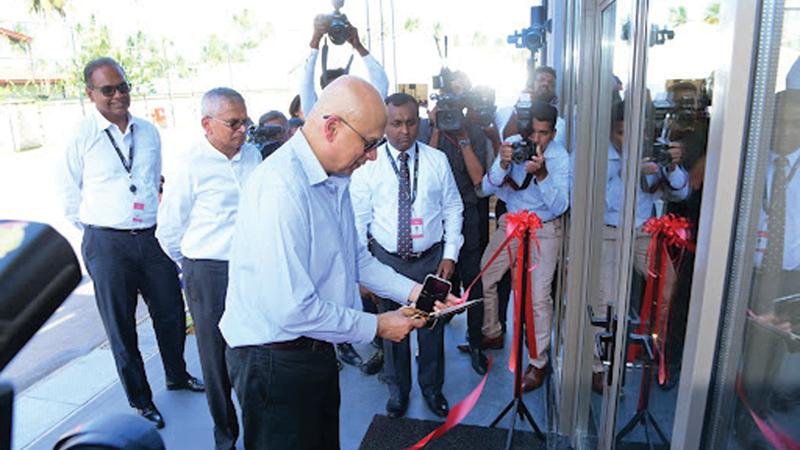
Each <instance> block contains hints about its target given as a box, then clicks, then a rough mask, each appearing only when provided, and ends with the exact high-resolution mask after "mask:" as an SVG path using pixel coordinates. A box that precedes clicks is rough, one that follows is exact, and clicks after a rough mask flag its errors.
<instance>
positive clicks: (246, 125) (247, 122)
mask: <svg viewBox="0 0 800 450" xmlns="http://www.w3.org/2000/svg"><path fill="white" fill-rule="evenodd" d="M206 117H208V118H209V119H212V120H216V121H217V122H220V123H224V124H225V125H226V126H227V127H228V128H230V129H231V131H236V130H238V129H239V128H241V127H242V126H244V129H245V131H246V130H247V129H248V128H250V127H251V126H252V125H253V120H252V119H250V118H249V117H248V118H246V119H244V120H242V119H233V120H230V121H228V120H222V119H217V118H216V117H214V116H206ZM234 124H236V126H234Z"/></svg>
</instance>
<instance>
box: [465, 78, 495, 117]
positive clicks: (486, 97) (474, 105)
mask: <svg viewBox="0 0 800 450" xmlns="http://www.w3.org/2000/svg"><path fill="white" fill-rule="evenodd" d="M465 97H466V104H467V109H468V110H470V111H472V112H474V113H475V115H476V117H477V119H478V125H480V126H482V127H485V126H488V125H490V124H491V123H492V122H493V121H494V113H495V111H497V106H496V105H495V104H494V89H492V88H490V87H488V86H477V87H475V88H474V89H472V90H471V91H469V92H467V93H466V94H465Z"/></svg>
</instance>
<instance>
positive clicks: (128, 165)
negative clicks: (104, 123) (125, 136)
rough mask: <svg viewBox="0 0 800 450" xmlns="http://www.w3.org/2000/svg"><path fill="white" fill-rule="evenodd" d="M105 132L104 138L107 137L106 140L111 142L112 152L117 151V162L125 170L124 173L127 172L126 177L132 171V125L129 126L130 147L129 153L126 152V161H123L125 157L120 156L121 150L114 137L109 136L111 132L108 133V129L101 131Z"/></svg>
mask: <svg viewBox="0 0 800 450" xmlns="http://www.w3.org/2000/svg"><path fill="white" fill-rule="evenodd" d="M103 131H105V132H106V136H108V140H109V141H111V145H113V146H114V150H116V151H117V156H119V161H120V162H121V163H122V167H124V168H125V171H126V172H128V175H130V174H131V169H133V125H131V146H130V151H129V152H128V155H129V156H128V159H127V160H125V156H123V155H122V150H120V149H119V145H117V141H115V140H114V136H112V135H111V132H110V131H108V128H106V129H105V130H103Z"/></svg>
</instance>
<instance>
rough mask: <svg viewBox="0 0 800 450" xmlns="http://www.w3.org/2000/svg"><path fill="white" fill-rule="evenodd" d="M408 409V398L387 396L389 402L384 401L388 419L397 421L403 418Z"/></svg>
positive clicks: (396, 395) (395, 395) (393, 395)
mask: <svg viewBox="0 0 800 450" xmlns="http://www.w3.org/2000/svg"><path fill="white" fill-rule="evenodd" d="M407 409H408V396H405V395H401V394H399V393H397V394H389V400H387V401H386V415H387V416H389V418H390V419H397V418H398V417H403V415H405V413H406V410H407Z"/></svg>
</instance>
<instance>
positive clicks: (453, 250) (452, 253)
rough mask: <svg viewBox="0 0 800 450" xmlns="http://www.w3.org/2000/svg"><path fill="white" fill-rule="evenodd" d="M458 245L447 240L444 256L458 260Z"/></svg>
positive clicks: (454, 260)
mask: <svg viewBox="0 0 800 450" xmlns="http://www.w3.org/2000/svg"><path fill="white" fill-rule="evenodd" d="M458 251H459V248H458V245H457V244H456V243H455V242H445V243H444V251H443V252H442V258H443V259H444V258H447V259H452V260H453V262H458Z"/></svg>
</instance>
